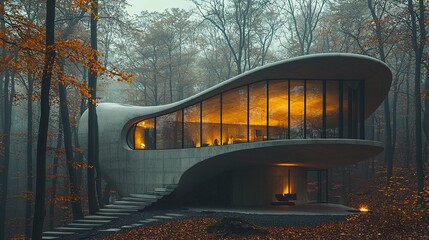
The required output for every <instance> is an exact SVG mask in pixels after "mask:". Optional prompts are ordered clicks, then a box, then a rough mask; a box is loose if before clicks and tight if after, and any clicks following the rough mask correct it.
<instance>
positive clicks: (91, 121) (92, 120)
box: [88, 0, 100, 215]
mask: <svg viewBox="0 0 429 240" xmlns="http://www.w3.org/2000/svg"><path fill="white" fill-rule="evenodd" d="M97 19H98V1H97V0H94V1H93V2H92V3H91V47H92V49H94V50H97V21H98V20H97ZM97 59H98V57H97V55H94V60H97ZM88 85H89V88H90V94H91V99H90V100H89V101H88V164H89V166H90V167H89V168H88V205H89V214H90V215H92V214H95V213H96V212H98V209H99V205H98V203H97V189H96V183H95V180H96V179H95V166H96V164H97V162H98V160H97V159H98V151H97V150H98V147H97V142H98V141H97V138H98V132H97V110H96V101H97V95H96V94H97V73H96V72H93V71H92V70H91V69H89V78H88ZM99 172H100V171H97V181H98V177H99V176H100V175H99Z"/></svg>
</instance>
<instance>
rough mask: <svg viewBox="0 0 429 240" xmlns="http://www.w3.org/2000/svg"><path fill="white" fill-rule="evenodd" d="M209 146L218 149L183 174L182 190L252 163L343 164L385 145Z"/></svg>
mask: <svg viewBox="0 0 429 240" xmlns="http://www.w3.org/2000/svg"><path fill="white" fill-rule="evenodd" d="M222 148H224V149H222ZM209 149H216V150H212V151H213V152H212V157H209V158H206V159H201V160H200V161H199V162H198V163H197V164H195V165H193V166H190V167H189V169H187V170H186V171H185V172H184V173H183V175H182V176H181V178H180V182H179V188H180V190H179V191H180V192H183V191H185V189H189V188H190V187H192V186H194V185H195V184H196V183H198V182H202V181H204V180H207V179H209V178H210V177H213V176H216V175H217V174H220V173H223V172H227V171H230V170H233V169H237V168H243V167H248V166H258V165H276V166H285V167H301V168H306V169H327V168H332V167H343V166H347V165H351V164H354V163H357V162H360V161H362V159H368V158H370V157H374V156H376V155H378V154H379V153H381V152H382V151H383V144H382V143H381V142H377V141H370V140H359V139H294V140H290V139H288V140H275V141H264V142H255V143H246V144H234V145H226V146H219V147H212V148H210V147H209V148H207V150H205V149H204V148H200V150H202V151H209ZM161 151H162V150H161ZM182 151H186V149H184V150H182Z"/></svg>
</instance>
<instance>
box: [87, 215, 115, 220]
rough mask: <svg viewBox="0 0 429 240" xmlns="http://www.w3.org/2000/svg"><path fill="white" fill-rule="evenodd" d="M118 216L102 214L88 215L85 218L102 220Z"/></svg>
mask: <svg viewBox="0 0 429 240" xmlns="http://www.w3.org/2000/svg"><path fill="white" fill-rule="evenodd" d="M116 218H118V217H112V216H100V215H88V216H85V217H84V219H100V220H108V219H112V220H113V219H116Z"/></svg>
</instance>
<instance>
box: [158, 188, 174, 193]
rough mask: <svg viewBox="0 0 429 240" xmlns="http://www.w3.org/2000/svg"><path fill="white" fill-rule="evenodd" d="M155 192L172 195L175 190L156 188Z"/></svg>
mask: <svg viewBox="0 0 429 240" xmlns="http://www.w3.org/2000/svg"><path fill="white" fill-rule="evenodd" d="M154 190H155V192H168V193H171V192H173V191H174V189H172V188H155V189H154Z"/></svg>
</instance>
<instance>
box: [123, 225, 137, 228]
mask: <svg viewBox="0 0 429 240" xmlns="http://www.w3.org/2000/svg"><path fill="white" fill-rule="evenodd" d="M133 227H134V226H130V225H124V226H121V228H133Z"/></svg>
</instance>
